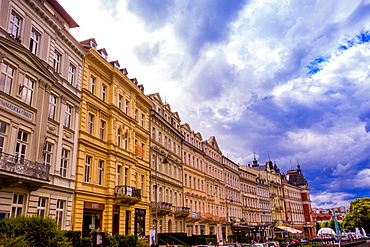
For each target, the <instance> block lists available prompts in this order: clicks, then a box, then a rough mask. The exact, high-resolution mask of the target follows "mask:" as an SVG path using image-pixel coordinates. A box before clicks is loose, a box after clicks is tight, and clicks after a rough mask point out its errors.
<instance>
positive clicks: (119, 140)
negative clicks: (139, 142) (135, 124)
mask: <svg viewBox="0 0 370 247" xmlns="http://www.w3.org/2000/svg"><path fill="white" fill-rule="evenodd" d="M117 146H118V147H121V129H118V130H117Z"/></svg>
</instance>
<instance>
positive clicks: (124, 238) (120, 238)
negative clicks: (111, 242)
mask: <svg viewBox="0 0 370 247" xmlns="http://www.w3.org/2000/svg"><path fill="white" fill-rule="evenodd" d="M114 237H115V239H116V241H117V243H118V247H132V246H136V243H137V236H135V235H120V234H116V235H114Z"/></svg>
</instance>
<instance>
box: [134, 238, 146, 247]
mask: <svg viewBox="0 0 370 247" xmlns="http://www.w3.org/2000/svg"><path fill="white" fill-rule="evenodd" d="M136 247H149V243H148V242H147V241H146V240H145V239H142V238H140V239H138V240H137V243H136Z"/></svg>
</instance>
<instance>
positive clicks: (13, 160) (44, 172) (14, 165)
mask: <svg viewBox="0 0 370 247" xmlns="http://www.w3.org/2000/svg"><path fill="white" fill-rule="evenodd" d="M0 170H3V171H7V172H12V173H15V174H19V175H24V176H27V177H31V178H37V179H42V180H49V172H50V165H46V164H43V163H38V162H36V161H32V160H27V159H24V158H21V157H18V156H16V155H11V154H6V153H0Z"/></svg>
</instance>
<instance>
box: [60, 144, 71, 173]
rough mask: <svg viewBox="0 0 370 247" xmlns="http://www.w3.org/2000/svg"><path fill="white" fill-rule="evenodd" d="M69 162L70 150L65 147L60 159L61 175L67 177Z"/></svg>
mask: <svg viewBox="0 0 370 247" xmlns="http://www.w3.org/2000/svg"><path fill="white" fill-rule="evenodd" d="M68 163H69V150H67V149H65V148H63V149H62V156H61V159H60V170H59V171H60V176H62V177H64V178H66V177H67V169H68Z"/></svg>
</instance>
